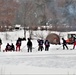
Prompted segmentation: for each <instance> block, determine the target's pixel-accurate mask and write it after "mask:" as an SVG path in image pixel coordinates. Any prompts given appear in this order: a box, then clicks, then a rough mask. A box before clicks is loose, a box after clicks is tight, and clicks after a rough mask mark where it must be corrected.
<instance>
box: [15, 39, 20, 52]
mask: <svg viewBox="0 0 76 75" xmlns="http://www.w3.org/2000/svg"><path fill="white" fill-rule="evenodd" d="M20 47H21V40H19V39H18V40H17V42H16V51H20Z"/></svg>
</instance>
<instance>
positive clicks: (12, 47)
mask: <svg viewBox="0 0 76 75" xmlns="http://www.w3.org/2000/svg"><path fill="white" fill-rule="evenodd" d="M11 50H13V51H15V46H14V44H13V43H11Z"/></svg>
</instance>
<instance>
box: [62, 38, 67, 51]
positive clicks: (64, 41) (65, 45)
mask: <svg viewBox="0 0 76 75" xmlns="http://www.w3.org/2000/svg"><path fill="white" fill-rule="evenodd" d="M62 40H63V50H64V49H65V47H66V48H67V49H68V47H67V43H66V40H65V39H64V38H62Z"/></svg>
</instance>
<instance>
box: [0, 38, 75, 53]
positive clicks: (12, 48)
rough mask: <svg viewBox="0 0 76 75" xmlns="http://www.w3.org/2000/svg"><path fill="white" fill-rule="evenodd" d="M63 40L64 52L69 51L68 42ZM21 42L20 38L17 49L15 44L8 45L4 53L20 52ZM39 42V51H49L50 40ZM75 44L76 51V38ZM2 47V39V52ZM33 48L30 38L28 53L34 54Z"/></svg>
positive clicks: (0, 43) (40, 40) (0, 42)
mask: <svg viewBox="0 0 76 75" xmlns="http://www.w3.org/2000/svg"><path fill="white" fill-rule="evenodd" d="M62 40H63V43H62V45H63V50H64V49H65V47H66V48H67V49H68V46H67V42H66V40H65V39H64V38H62ZM21 41H22V40H21V39H20V38H18V39H17V41H16V48H15V46H14V44H13V43H11V45H10V44H9V43H7V45H6V48H5V50H4V51H6V52H7V51H20V50H21V49H20V47H21V44H22V43H21ZM37 42H38V51H43V49H44V48H45V51H48V50H49V47H50V42H49V41H48V40H45V41H44V40H43V39H38V40H37ZM73 43H74V45H73V49H74V48H75V46H76V38H74V42H73ZM1 45H2V40H1V38H0V51H1ZM43 45H44V46H45V47H44V46H43ZM32 46H33V43H32V41H31V39H30V38H28V41H27V48H28V49H27V51H28V52H32V49H33V47H32Z"/></svg>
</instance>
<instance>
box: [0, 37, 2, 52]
mask: <svg viewBox="0 0 76 75" xmlns="http://www.w3.org/2000/svg"><path fill="white" fill-rule="evenodd" d="M1 45H2V40H1V38H0V52H1Z"/></svg>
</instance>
